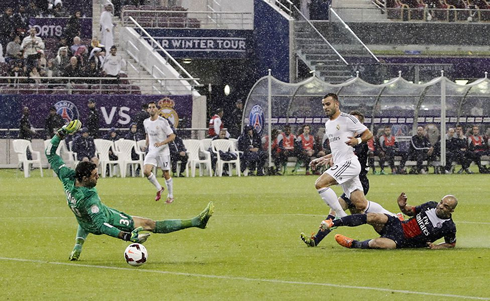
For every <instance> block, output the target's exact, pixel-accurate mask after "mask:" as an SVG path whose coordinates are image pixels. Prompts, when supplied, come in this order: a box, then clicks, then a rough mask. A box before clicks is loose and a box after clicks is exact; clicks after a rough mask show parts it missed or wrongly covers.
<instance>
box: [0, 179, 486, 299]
mask: <svg viewBox="0 0 490 301" xmlns="http://www.w3.org/2000/svg"><path fill="white" fill-rule="evenodd" d="M315 179H316V177H314V176H300V175H298V176H276V177H242V178H237V177H223V178H214V177H213V178H209V177H202V178H200V177H196V178H174V185H175V203H173V204H171V205H165V204H164V202H162V201H160V202H155V201H154V200H153V199H154V193H155V191H154V188H153V187H152V186H151V184H150V183H148V181H147V180H146V179H144V178H124V179H121V178H104V179H103V178H101V179H100V180H99V184H98V186H97V188H98V191H99V194H100V197H101V199H102V201H103V202H104V203H105V204H107V205H108V206H110V207H113V208H116V209H119V210H121V211H124V212H127V213H129V214H132V215H136V216H145V217H150V218H153V219H170V218H190V217H193V216H195V215H196V214H197V213H199V212H200V211H201V210H202V209H203V208H204V207H205V206H206V204H207V203H208V202H209V201H214V203H215V214H214V216H213V217H212V218H211V220H210V222H209V224H208V228H207V229H205V230H201V229H187V230H184V231H180V232H176V233H171V234H160V235H157V234H153V235H152V236H151V237H150V238H149V240H148V241H147V242H146V243H145V246H146V247H147V249H148V252H149V259H148V262H147V263H146V264H145V265H143V266H141V267H138V268H135V267H131V266H129V265H128V264H126V262H125V261H124V259H123V251H124V249H125V248H126V246H127V245H128V243H127V242H123V241H121V240H118V239H114V238H111V237H108V236H95V235H90V236H89V238H88V240H87V242H86V243H85V246H84V250H83V252H82V255H81V260H80V261H78V262H70V261H68V255H69V254H70V251H71V249H72V247H73V244H74V240H75V233H76V228H77V224H76V221H75V218H74V216H73V214H72V213H71V211H70V210H69V208H68V207H67V205H66V200H65V197H64V194H63V191H62V188H61V183H60V182H59V181H58V180H57V178H54V177H52V172H51V171H48V172H46V173H45V177H44V178H40V177H39V173H38V172H36V171H35V172H34V174H33V176H32V177H31V178H28V179H25V178H24V177H23V174H22V173H21V172H19V171H15V170H0V246H1V247H0V299H2V300H65V299H77V300H128V299H133V298H138V299H141V300H320V299H324V300H334V299H337V300H407V298H410V300H460V299H463V300H464V299H468V300H490V251H489V250H490V219H489V216H490V176H489V175H480V174H474V175H433V174H431V175H418V176H417V175H405V176H370V180H371V190H370V192H369V195H368V197H369V199H371V200H374V201H377V202H379V203H380V204H382V205H383V206H384V207H385V208H387V209H388V210H390V211H395V212H398V208H397V206H396V198H397V196H398V195H399V194H400V192H402V191H404V192H406V193H407V195H408V198H409V200H408V201H409V204H412V205H415V204H419V203H422V202H426V201H428V200H435V201H438V200H440V198H441V197H442V196H444V195H445V194H449V193H451V194H455V195H456V196H457V197H458V199H459V206H458V207H457V209H456V212H455V214H454V220H455V222H456V225H457V229H458V234H457V240H458V242H457V246H456V248H455V249H452V250H427V249H417V250H391V251H386V250H350V249H344V248H342V247H340V246H339V245H337V244H336V243H335V241H334V239H333V235H330V236H328V237H327V238H326V239H325V240H324V241H323V242H322V244H321V245H320V246H319V247H316V248H307V247H306V246H305V245H304V244H303V242H301V240H300V239H299V234H300V232H306V233H308V234H309V233H311V232H313V231H316V229H317V227H318V225H319V223H320V221H321V220H322V219H323V218H324V217H325V216H326V214H327V212H328V208H327V206H326V205H325V204H324V203H323V201H322V200H321V199H320V197H319V196H318V194H317V193H316V191H315V188H314V182H315ZM160 181H161V183H163V181H162V179H161V178H160ZM335 191H336V192H337V194H339V193H340V191H341V190H340V187H335ZM335 231H336V233H342V234H345V235H348V236H351V237H354V238H359V239H368V238H374V237H377V235H376V233H375V232H374V230H373V229H372V228H371V227H370V226H360V227H357V228H341V229H337V230H335Z"/></svg>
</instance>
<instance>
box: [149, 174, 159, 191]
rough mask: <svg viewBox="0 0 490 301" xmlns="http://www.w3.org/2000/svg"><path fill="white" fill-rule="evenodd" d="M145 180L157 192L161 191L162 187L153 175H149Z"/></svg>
mask: <svg viewBox="0 0 490 301" xmlns="http://www.w3.org/2000/svg"><path fill="white" fill-rule="evenodd" d="M147 179H148V181H150V183H151V184H153V186H155V187H156V189H157V191H160V190H161V189H162V185H160V183H158V180H157V177H155V174H154V173H151V174H150V176H149V177H148V178H147Z"/></svg>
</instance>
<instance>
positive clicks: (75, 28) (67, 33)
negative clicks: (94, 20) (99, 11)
mask: <svg viewBox="0 0 490 301" xmlns="http://www.w3.org/2000/svg"><path fill="white" fill-rule="evenodd" d="M81 16H82V12H81V11H76V12H75V13H74V14H73V15H72V16H71V17H70V19H69V20H68V23H66V26H65V29H64V37H65V38H66V40H67V41H70V42H71V41H73V40H74V39H75V37H79V36H80V35H81V33H82V32H81V25H80V18H81ZM70 46H71V45H70Z"/></svg>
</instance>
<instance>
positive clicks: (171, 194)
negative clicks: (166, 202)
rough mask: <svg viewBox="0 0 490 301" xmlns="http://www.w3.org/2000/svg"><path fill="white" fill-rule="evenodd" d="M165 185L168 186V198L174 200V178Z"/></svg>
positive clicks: (166, 181)
mask: <svg viewBox="0 0 490 301" xmlns="http://www.w3.org/2000/svg"><path fill="white" fill-rule="evenodd" d="M165 183H166V184H167V190H168V197H170V198H173V197H174V181H173V180H172V178H170V179H168V180H165Z"/></svg>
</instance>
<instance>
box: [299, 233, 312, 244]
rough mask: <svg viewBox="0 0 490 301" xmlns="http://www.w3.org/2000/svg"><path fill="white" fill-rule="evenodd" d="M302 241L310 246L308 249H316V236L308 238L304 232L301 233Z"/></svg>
mask: <svg viewBox="0 0 490 301" xmlns="http://www.w3.org/2000/svg"><path fill="white" fill-rule="evenodd" d="M300 237H301V240H302V241H303V242H304V243H305V244H306V245H307V246H308V247H316V242H315V236H313V235H311V236H307V235H306V234H304V233H303V232H301V235H300Z"/></svg>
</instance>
